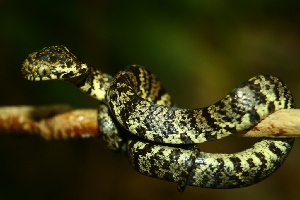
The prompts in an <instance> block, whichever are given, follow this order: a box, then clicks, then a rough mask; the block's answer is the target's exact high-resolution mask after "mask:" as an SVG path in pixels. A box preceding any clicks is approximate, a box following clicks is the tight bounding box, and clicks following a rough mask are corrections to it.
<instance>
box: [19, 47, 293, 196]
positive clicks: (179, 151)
mask: <svg viewBox="0 0 300 200" xmlns="http://www.w3.org/2000/svg"><path fill="white" fill-rule="evenodd" d="M21 72H22V74H23V76H24V78H25V79H27V80H30V81H47V80H63V81H67V82H69V83H71V84H73V85H75V86H76V87H77V88H79V89H80V90H81V91H82V92H84V93H87V94H88V95H90V96H91V97H93V98H95V99H97V100H98V101H99V108H98V119H97V123H98V127H99V135H102V137H103V140H104V141H105V142H107V144H108V147H109V148H110V149H112V150H116V151H118V150H123V151H126V152H127V154H128V159H129V163H130V164H131V165H132V167H133V168H134V169H135V170H136V171H138V172H140V173H141V174H144V175H147V176H150V177H154V178H157V179H161V180H166V181H171V182H175V183H178V187H177V188H178V190H179V191H183V190H184V189H185V187H186V186H187V185H190V186H196V187H204V188H216V189H230V188H241V187H246V186H250V185H253V184H256V183H258V182H260V181H262V180H264V179H266V178H267V177H269V176H270V175H271V174H273V173H274V172H275V171H276V170H277V169H278V168H279V167H280V166H281V165H282V164H283V162H284V161H285V160H286V158H287V156H288V155H289V153H290V151H291V149H292V146H293V143H294V139H293V138H280V139H278V138H260V139H259V140H258V141H257V142H256V143H255V144H254V145H253V146H252V147H250V148H248V149H246V150H244V151H241V152H236V153H231V154H224V153H207V152H202V151H200V149H199V148H198V146H197V144H198V143H202V142H208V141H214V140H218V139H221V138H223V137H227V136H230V135H233V134H235V133H238V132H240V131H245V130H248V129H250V128H252V127H254V126H255V125H256V124H258V123H259V122H260V121H261V120H263V119H264V118H265V117H267V116H268V115H270V114H271V113H273V112H275V111H277V110H280V109H293V108H294V107H295V106H294V100H293V96H292V93H291V92H290V90H289V89H288V87H287V86H286V84H285V83H284V82H282V81H281V80H280V79H278V78H277V77H274V76H270V75H258V76H255V77H253V78H250V79H249V80H247V81H245V82H243V83H241V84H240V85H238V86H237V87H236V88H234V89H233V90H232V91H231V92H229V93H228V94H227V95H226V96H225V97H224V98H222V99H221V100H219V101H218V102H216V103H215V104H213V105H210V106H207V107H203V108H195V109H185V108H179V107H177V106H175V104H174V102H173V100H172V99H171V96H170V94H168V93H167V92H166V90H165V89H164V87H163V86H162V84H161V82H160V81H159V80H158V78H157V77H156V76H155V75H154V74H153V73H152V72H150V71H149V70H148V69H146V68H145V67H143V66H140V65H130V66H127V67H126V68H125V69H124V70H121V71H119V72H118V73H117V74H116V75H115V76H111V75H109V74H107V73H103V72H102V71H100V70H99V69H95V68H93V67H91V66H88V65H87V64H86V63H84V62H82V61H80V60H79V59H78V58H77V57H76V56H75V55H74V54H73V53H71V52H70V51H69V50H68V49H67V48H66V47H65V46H62V45H56V46H50V47H44V48H42V49H41V50H39V51H36V52H33V53H31V54H29V56H28V57H27V59H25V61H24V62H23V65H22V67H21Z"/></svg>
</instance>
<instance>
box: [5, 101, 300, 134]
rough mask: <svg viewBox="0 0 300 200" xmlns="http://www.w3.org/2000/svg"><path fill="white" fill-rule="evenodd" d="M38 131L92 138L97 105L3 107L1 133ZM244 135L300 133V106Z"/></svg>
mask: <svg viewBox="0 0 300 200" xmlns="http://www.w3.org/2000/svg"><path fill="white" fill-rule="evenodd" d="M9 133H25V134H37V135H40V136H42V137H43V138H45V139H69V138H88V137H96V136H97V135H98V127H97V110H96V109H76V110H74V109H71V107H70V106H68V105H54V106H40V107H33V106H11V107H9V106H8V107H0V134H9ZM236 136H242V137H276V138H279V137H299V136H300V110H297V109H288V110H280V111H277V112H275V113H273V114H271V115H269V116H268V117H267V118H266V119H264V120H262V121H261V122H260V123H259V124H258V125H257V126H255V127H254V128H252V129H251V130H250V131H248V132H243V133H238V134H236Z"/></svg>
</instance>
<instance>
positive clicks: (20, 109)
mask: <svg viewBox="0 0 300 200" xmlns="http://www.w3.org/2000/svg"><path fill="white" fill-rule="evenodd" d="M11 132H13V133H25V134H37V135H40V136H42V137H43V138H45V139H69V138H88V137H95V136H97V135H98V127H97V110H95V109H76V110H72V109H71V107H70V106H68V105H53V106H39V107H33V106H13V107H0V134H3V133H11Z"/></svg>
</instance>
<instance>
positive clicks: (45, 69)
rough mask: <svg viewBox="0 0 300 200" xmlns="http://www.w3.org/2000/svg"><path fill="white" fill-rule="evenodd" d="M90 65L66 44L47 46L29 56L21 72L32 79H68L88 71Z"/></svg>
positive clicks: (28, 78) (26, 77)
mask: <svg viewBox="0 0 300 200" xmlns="http://www.w3.org/2000/svg"><path fill="white" fill-rule="evenodd" d="M87 71H88V67H87V65H86V64H84V63H82V62H81V61H79V60H78V59H77V57H76V56H74V55H73V54H72V53H71V52H70V51H69V50H68V49H67V48H66V47H64V46H61V45H60V46H51V47H45V48H43V49H41V50H39V51H37V52H34V53H32V54H30V55H29V56H28V58H27V59H26V60H25V61H24V63H23V65H22V68H21V72H22V74H23V76H24V78H25V79H27V80H30V81H46V80H56V79H60V80H67V79H72V78H76V77H78V76H82V75H84V74H85V73H87Z"/></svg>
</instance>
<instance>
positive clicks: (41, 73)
mask: <svg viewBox="0 0 300 200" xmlns="http://www.w3.org/2000/svg"><path fill="white" fill-rule="evenodd" d="M50 73H51V71H50V67H49V66H47V65H41V66H40V68H39V69H38V74H39V76H41V77H44V76H48V75H49V74H50Z"/></svg>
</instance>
